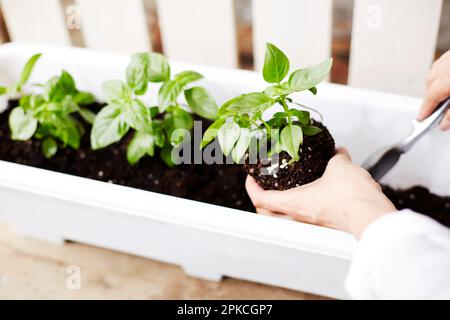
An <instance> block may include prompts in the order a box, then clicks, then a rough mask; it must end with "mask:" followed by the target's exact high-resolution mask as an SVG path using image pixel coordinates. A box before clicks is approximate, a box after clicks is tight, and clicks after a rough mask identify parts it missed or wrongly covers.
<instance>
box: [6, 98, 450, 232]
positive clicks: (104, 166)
mask: <svg viewBox="0 0 450 320" xmlns="http://www.w3.org/2000/svg"><path fill="white" fill-rule="evenodd" d="M16 103H17V102H14V101H12V102H10V106H9V107H10V108H12V107H13V106H15V105H16ZM99 108H100V105H94V106H92V108H91V109H94V110H95V109H97V110H98V109H99ZM8 116H9V112H8V111H5V112H1V113H0V159H1V160H5V161H10V162H15V163H20V164H24V165H29V166H33V167H38V168H43V169H48V170H52V171H57V172H63V173H68V174H72V175H76V176H81V177H85V178H90V179H95V180H100V181H105V182H109V183H115V184H120V185H124V186H128V187H133V188H138V189H143V190H148V191H154V192H159V193H163V194H169V195H173V196H177V197H182V198H186V199H191V200H197V201H201V202H206V203H211V204H216V205H221V206H224V207H229V208H234V209H239V210H245V211H251V212H254V211H255V210H254V207H253V205H252V203H251V201H250V199H249V198H248V195H247V192H246V191H245V178H246V172H245V171H244V170H242V167H241V166H240V165H229V164H223V165H206V164H204V165H198V164H197V165H195V164H192V165H188V164H182V165H179V166H177V167H175V168H168V167H167V166H166V165H165V164H164V162H162V160H160V158H159V157H152V158H150V157H145V158H143V159H141V161H140V162H139V163H138V164H137V165H135V166H130V165H129V164H128V162H127V160H126V156H125V154H126V146H127V143H128V140H129V139H130V138H131V136H129V137H127V139H124V140H123V141H122V142H120V143H117V144H114V145H113V146H111V147H109V148H106V149H102V150H98V151H92V150H90V144H89V134H87V133H86V134H85V135H84V137H83V140H82V144H81V148H80V149H79V150H73V149H70V148H67V149H61V150H59V151H58V153H57V154H56V155H55V156H54V157H53V158H51V159H46V158H45V157H44V156H43V155H42V152H41V142H40V141H39V140H32V141H23V142H21V141H12V140H11V139H10V131H9V126H8ZM316 125H318V126H321V124H318V123H316ZM207 126H208V123H206V122H205V123H204V128H206V127H207ZM322 127H323V126H322ZM323 128H324V127H323ZM321 135H325V136H321ZM327 136H329V133H327V131H325V130H324V131H323V133H321V134H318V135H317V136H313V137H308V138H307V139H305V142H304V144H303V146H302V148H305V147H306V151H305V152H306V153H304V155H307V156H308V155H311V157H313V156H314V155H313V154H309V153H308V152H310V151H314V150H309V149H308V145H310V144H311V145H313V146H316V147H317V146H318V145H320V146H321V147H320V149H321V150H322V152H324V153H325V155H326V157H325V156H323V158H321V159H322V160H320V159H319V160H317V161H323V163H322V164H321V165H320V167H319V166H318V167H317V168H318V169H317V171H316V172H317V175H318V176H320V175H322V173H323V170H324V169H325V166H326V162H328V160H326V161H325V160H323V159H327V157H328V159H329V158H331V157H332V155H333V154H334V142H332V139H331V140H330V138H327ZM329 137H331V136H329ZM316 139H317V140H318V141H317V140H316ZM331 149H332V150H331ZM283 157H284V158H286V155H284V156H283V155H282V158H281V159H283ZM286 159H287V158H286ZM305 159H307V157H305ZM311 171H312V169H311ZM319 172H320V173H319ZM291 174H292V175H297V177H298V178H299V179H300V183H302V184H303V183H307V182H309V181H312V180H315V179H316V178H317V177H313V176H311V175H309V176H307V177H306V178H305V177H303V176H302V175H301V172H299V171H293V172H292V173H291ZM307 179H311V180H309V181H308V180H307ZM291 181H293V180H291ZM297 183H298V182H297ZM291 184H292V182H291ZM383 191H384V192H385V194H386V195H387V196H388V197H389V198H390V199H391V200H392V202H393V203H394V205H395V206H396V207H397V208H398V209H403V208H410V209H412V210H415V211H417V212H421V213H424V214H427V215H429V216H431V217H432V218H434V219H436V220H438V221H440V222H441V223H444V224H445V225H447V226H449V227H450V197H440V196H437V195H434V194H431V193H430V192H429V191H428V190H427V189H425V188H423V187H414V188H411V189H408V190H394V189H392V188H390V187H389V186H383Z"/></svg>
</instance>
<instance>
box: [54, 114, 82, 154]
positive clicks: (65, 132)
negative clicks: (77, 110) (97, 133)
mask: <svg viewBox="0 0 450 320" xmlns="http://www.w3.org/2000/svg"><path fill="white" fill-rule="evenodd" d="M46 121H47V123H46V124H48V125H49V126H51V127H52V129H51V130H50V134H51V135H52V136H54V137H56V138H58V139H60V140H61V141H62V142H63V144H64V146H67V145H69V146H70V147H72V148H74V149H78V148H79V147H80V140H81V135H82V133H83V131H84V129H83V126H81V124H79V123H78V121H76V120H75V119H74V118H72V117H71V116H70V115H68V114H61V113H56V112H53V113H50V114H49V118H48V119H46Z"/></svg>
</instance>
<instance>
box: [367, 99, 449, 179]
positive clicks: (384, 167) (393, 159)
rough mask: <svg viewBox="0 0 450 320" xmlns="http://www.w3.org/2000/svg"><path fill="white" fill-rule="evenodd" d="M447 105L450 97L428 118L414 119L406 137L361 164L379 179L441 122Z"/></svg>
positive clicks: (447, 107)
mask: <svg viewBox="0 0 450 320" xmlns="http://www.w3.org/2000/svg"><path fill="white" fill-rule="evenodd" d="M449 106H450V97H449V98H447V99H446V100H444V101H443V102H441V103H440V104H439V106H438V107H437V108H436V110H435V111H434V112H433V113H432V114H431V115H430V116H429V117H428V118H426V119H424V120H422V121H417V120H416V119H414V120H413V121H412V125H413V128H412V131H411V133H410V134H409V135H408V136H407V137H406V138H404V139H403V140H402V141H400V142H398V143H396V144H394V145H390V146H388V147H384V148H382V149H380V150H378V151H377V152H375V153H374V154H372V155H371V156H370V157H369V158H368V159H367V160H366V161H365V162H364V163H363V165H362V166H363V167H364V168H365V169H367V171H369V173H370V174H371V175H372V177H373V178H374V179H375V180H380V179H381V178H382V177H383V176H384V175H385V174H386V173H388V172H389V171H390V170H391V169H392V167H394V165H395V164H396V163H397V162H398V160H399V159H400V157H401V155H402V154H403V153H405V152H408V151H409V150H410V149H411V148H412V146H413V145H414V144H415V143H416V142H417V141H419V139H420V138H422V137H423V136H424V135H425V134H426V133H428V132H430V131H431V130H432V129H433V128H434V127H436V125H437V124H439V122H441V120H442V119H443V118H444V115H445V112H446V111H447V110H448V109H449Z"/></svg>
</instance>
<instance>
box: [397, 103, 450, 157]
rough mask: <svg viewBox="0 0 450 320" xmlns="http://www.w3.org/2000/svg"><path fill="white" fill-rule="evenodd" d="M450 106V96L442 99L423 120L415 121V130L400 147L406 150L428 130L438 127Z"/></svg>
mask: <svg viewBox="0 0 450 320" xmlns="http://www.w3.org/2000/svg"><path fill="white" fill-rule="evenodd" d="M449 107H450V97H448V98H447V99H445V100H444V101H442V102H441V103H440V104H439V106H438V107H437V108H436V109H435V110H434V111H433V113H432V114H431V115H429V116H428V117H427V118H426V119H424V120H422V121H417V120H414V121H413V132H412V133H411V134H410V135H409V136H408V138H407V139H406V140H405V141H404V142H403V143H402V144H401V146H400V148H401V149H402V150H403V151H404V152H406V151H408V150H409V149H411V147H412V146H413V145H414V144H415V143H416V142H417V141H418V140H419V139H420V138H421V137H422V136H423V135H424V134H426V133H427V132H429V131H431V130H432V129H434V127H436V126H437V125H438V124H439V122H441V121H442V119H444V116H445V113H446V112H447V110H448V109H449Z"/></svg>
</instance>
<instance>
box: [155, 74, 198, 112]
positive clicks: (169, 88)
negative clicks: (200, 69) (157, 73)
mask: <svg viewBox="0 0 450 320" xmlns="http://www.w3.org/2000/svg"><path fill="white" fill-rule="evenodd" d="M201 78H203V76H202V75H201V74H200V73H197V72H194V71H183V72H180V73H178V74H177V75H175V78H174V79H173V80H170V81H167V82H164V84H163V85H162V86H161V88H160V89H159V93H158V104H159V109H160V112H164V111H165V110H166V109H167V108H168V107H170V106H172V105H174V104H176V100H177V98H178V96H179V95H180V93H181V92H182V91H183V89H184V87H185V86H186V85H187V84H189V83H191V82H194V81H197V80H200V79H201Z"/></svg>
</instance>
